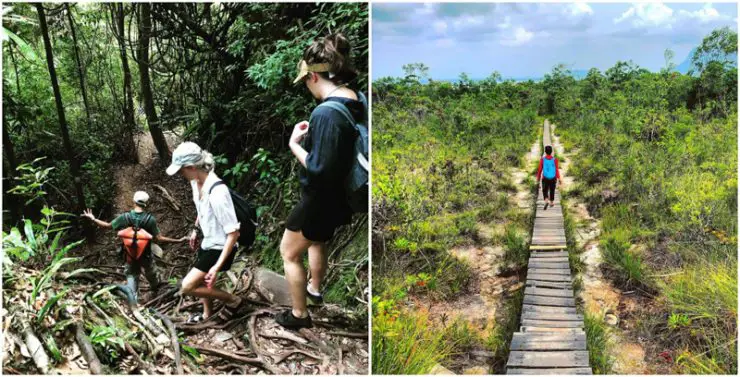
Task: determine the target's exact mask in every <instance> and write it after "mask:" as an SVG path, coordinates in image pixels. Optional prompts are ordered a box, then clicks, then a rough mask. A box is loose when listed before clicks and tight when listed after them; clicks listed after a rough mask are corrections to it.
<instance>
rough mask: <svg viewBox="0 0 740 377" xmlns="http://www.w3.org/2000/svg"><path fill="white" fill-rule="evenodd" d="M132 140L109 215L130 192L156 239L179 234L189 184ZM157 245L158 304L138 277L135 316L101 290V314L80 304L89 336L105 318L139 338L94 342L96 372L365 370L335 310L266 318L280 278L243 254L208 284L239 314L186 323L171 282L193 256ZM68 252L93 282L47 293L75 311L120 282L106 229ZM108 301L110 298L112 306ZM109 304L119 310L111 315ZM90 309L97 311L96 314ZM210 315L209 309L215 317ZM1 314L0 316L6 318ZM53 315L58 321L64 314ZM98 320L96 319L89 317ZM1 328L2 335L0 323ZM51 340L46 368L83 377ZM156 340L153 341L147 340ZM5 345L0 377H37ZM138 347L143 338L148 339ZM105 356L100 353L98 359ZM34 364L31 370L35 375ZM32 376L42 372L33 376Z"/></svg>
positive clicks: (361, 352)
mask: <svg viewBox="0 0 740 377" xmlns="http://www.w3.org/2000/svg"><path fill="white" fill-rule="evenodd" d="M167 140H168V143H169V144H170V148H172V147H173V146H174V145H176V143H177V142H178V137H177V136H176V135H174V134H168V135H167ZM137 143H138V146H139V163H138V164H131V165H124V166H121V167H119V168H118V170H117V172H116V174H115V177H113V179H115V180H116V185H117V195H116V198H111V199H112V200H113V201H114V202H115V208H114V213H117V214H118V213H122V212H124V211H127V210H129V209H131V208H132V198H133V193H134V192H135V191H137V190H144V191H146V192H148V193H149V195H150V197H151V199H150V205H149V208H148V210H149V211H151V212H152V213H153V215H154V216H155V218H156V219H157V222H158V226H159V228H160V231H161V233H162V234H163V235H166V236H169V237H173V238H179V237H182V236H184V235H186V234H187V232H188V230H189V229H190V228H191V226H192V223H193V220H194V217H195V208H194V204H193V201H192V191H191V188H190V185H189V184H188V183H187V182H186V181H185V180H184V179H183V178H182V177H180V176H173V177H170V176H168V175H167V174H166V172H165V168H166V166H167V164H168V163H169V161H167V162H162V161H159V159H158V157H157V156H156V149H155V148H154V146H153V144H152V142H151V138H150V137H149V135H147V134H141V135H139V137H137ZM106 220H110V219H106ZM160 246H161V247H162V249H163V253H162V255H157V256H155V265H156V267H157V272H158V274H159V278H160V281H162V282H165V283H168V284H167V287H160V290H159V291H158V296H157V297H154V295H153V292H152V291H151V290H150V287H149V284H148V282H147V281H146V279H145V278H144V277H143V276H142V277H141V279H140V288H139V310H132V309H131V308H128V307H126V304H125V300H122V299H120V298H114V297H113V296H112V295H110V294H109V293H105V294H107V295H108V296H105V295H101V296H100V298H106V297H107V298H108V301H106V302H105V303H102V302H99V304H100V305H99V306H100V308H103V309H104V310H103V311H104V312H107V315H102V316H97V315H95V314H94V312H92V311H90V310H91V308H90V305H92V304H89V305H88V307H87V308H86V310H85V311H87V314H88V315H86V316H85V321H86V322H87V326H85V327H87V328H88V329H89V328H93V329H94V328H95V327H96V326H100V325H101V323H102V324H103V325H104V324H105V322H104V321H102V320H101V319H100V317H102V318H105V319H106V321H107V322H108V325H112V323H113V322H115V323H116V324H118V326H120V324H124V325H125V326H126V327H127V328H126V329H123V330H122V331H123V332H124V333H128V334H129V335H130V336H132V337H139V336H141V335H143V336H142V337H141V339H140V340H141V342H140V343H142V344H143V345H141V344H140V345H138V346H137V347H138V352H137V351H136V350H135V349H136V348H137V347H134V349H127V348H124V347H122V348H123V349H114V348H112V347H111V346H110V345H106V346H105V347H103V348H101V347H99V346H98V345H97V344H96V348H95V350H96V353H98V357H99V359H100V360H101V361H102V362H103V364H105V365H104V366H103V368H104V369H105V370H107V371H108V372H112V373H115V374H126V373H136V374H141V373H145V374H173V373H176V367H175V365H176V359H181V360H182V368H183V372H184V373H185V374H223V373H226V374H234V373H236V374H257V373H263V372H267V373H274V374H275V373H280V374H366V373H367V372H368V370H369V365H368V352H367V350H368V335H367V327H363V325H361V324H358V323H357V321H354V320H353V319H354V318H353V315H352V313H350V312H348V311H346V310H344V309H342V308H341V307H339V306H337V305H332V304H325V305H324V306H321V307H312V308H311V309H310V310H311V314H312V317H313V319H314V327H313V328H311V329H303V330H301V331H300V332H296V331H290V330H286V329H283V328H282V327H281V326H279V325H278V324H277V323H276V322H275V321H274V319H273V317H272V315H271V314H274V313H277V312H279V311H281V310H283V308H285V307H286V304H288V303H289V301H288V300H289V297H288V295H287V283H286V282H285V279H284V278H282V276H280V275H278V274H275V273H272V272H270V271H268V270H265V269H261V268H259V266H255V265H254V263H253V262H252V261H251V260H250V259H249V258H248V255H246V254H247V253H245V252H242V255H238V256H237V258H236V261H235V262H234V265H233V266H232V268H231V270H230V271H228V272H227V273H221V274H220V275H221V276H220V280H219V282H218V283H217V285H219V286H220V287H221V288H222V289H225V290H227V291H230V292H234V293H236V294H238V295H240V296H241V297H242V298H244V299H246V300H247V302H248V303H249V305H248V306H247V307H248V310H245V312H244V313H243V314H240V315H237V317H236V318H235V319H233V320H231V321H229V322H226V323H223V324H222V323H217V322H215V321H212V322H208V321H207V322H204V323H202V324H199V325H187V324H185V320H186V319H187V318H188V316H189V314H191V313H197V312H200V311H201V310H202V306H201V304H200V303H199V301H197V300H195V299H193V298H190V297H188V298H183V297H181V296H179V295H178V294H176V291H177V288H176V287H177V281H178V280H180V279H181V278H182V277H183V276H185V274H186V273H187V272H188V271H189V269H190V266H191V264H192V263H193V262H194V256H195V253H194V252H193V251H192V250H190V249H189V247H188V245H187V243H181V244H163V245H160ZM71 254H73V256H76V257H82V258H83V260H82V261H81V262H79V263H78V264H79V265H78V266H76V267H83V266H84V267H88V268H90V267H92V268H97V269H99V270H101V271H100V272H99V273H92V272H90V273H88V274H87V275H88V278H89V279H88V280H89V281H92V282H93V283H92V284H86V283H87V282H84V283H79V282H72V281H69V280H63V279H55V281H54V282H53V286H57V285H58V290H62V289H65V288H69V289H70V292H69V293H66V297H67V298H71V297H76V298H77V300H79V302H80V303H83V305H84V303H85V302H86V299H89V298H90V297H89V296H93V293H95V291H96V290H99V289H100V288H101V287H103V286H105V285H110V284H118V283H124V276H123V260H122V258H121V255H120V252H119V251H118V246H117V240H116V238H115V235H114V233H113V232H112V231H99V232H98V235H97V241H96V242H95V243H94V244H91V245H85V246H83V247H80V248H78V249H76V250H74V251H73V252H72V253H71ZM26 273H27V278H28V277H29V276H33V275H38V274H39V271H31V270H29V271H27V272H26ZM89 275H92V276H89ZM57 280H58V281H57ZM4 288H5V289H8V288H9V289H10V291H11V292H12V291H13V290H14V288H19V289H21V290H23V288H21V287H20V286H11V287H4ZM20 293H21V294H18V295H17V296H18V297H14V298H10V299H9V298H8V291H7V290H6V291H5V294H4V296H6V297H5V300H4V307H5V308H10V307H12V306H13V305H14V304H19V305H20V302H22V301H21V300H22V296H26V295H27V293H28V292H27V290H26V292H20ZM47 297H51V296H47ZM93 297H95V296H93ZM100 298H98V299H100ZM6 300H8V301H6ZM113 301H118V303H115V302H113ZM216 304H217V305H218V303H216ZM78 305H79V304H78ZM112 307H113V308H118V309H119V310H117V311H114V312H110V311H109V310H110V309H111V308H112ZM65 309H66V311H67V312H68V314H69V315H73V316H76V315H79V316H80V317H82V314H80V313H81V312H83V310H79V309H81V308H78V309H70V306H65ZM95 309H96V311H97V309H99V308H95ZM121 309H122V310H121ZM149 309H155V310H156V311H158V312H159V313H162V314H164V315H166V316H167V317H168V318H169V319H171V321H172V322H173V323H174V325H175V327H176V328H177V333H178V337H179V343H180V344H181V345H182V347H181V348H182V351H181V353H182V355H181V356H180V355H178V352H173V351H174V349H173V350H170V349H169V347H160V346H162V345H164V346H171V344H172V343H171V342H169V341H168V339H166V338H167V336H163V334H165V335H167V334H166V333H167V331H164V330H162V329H166V327H165V326H164V324H163V323H162V322H159V321H158V320H157V319H156V318H155V317H151V316H150V315H151V314H156V313H154V312H151V311H149ZM218 309H219V308H218V307H216V310H218ZM60 312H61V311H60ZM137 312H138V313H137ZM10 313H11V317H12V316H22V315H24V314H23V313H21V310H20V309H17V310H14V309H10ZM75 313H76V314H75ZM3 314H4V316H5V314H6V313H3ZM56 314H57V315H59V316H64V315H65V314H64V313H56ZM90 314H93V315H90ZM97 314H102V313H100V312H99V311H98V312H97ZM142 314H143V316H144V317H145V318H146V317H148V316H149V317H150V318H154V321H153V322H154V323H156V324H157V325H158V326H152V321H149V323H143V322H145V321H140V318H141V317H140V315H142ZM132 316H133V318H132ZM89 317H96V320H97V322H99V323H90V322H91V320H90V318H89ZM59 320H60V318H56V319H55V318H50V319H48V320H46V319H45V320H44V322H42V324H41V325H42V326H43V325H44V324H46V325H47V329H46V330H49V329H48V327H51V326H53V325H54V324H58V323H59ZM111 320H113V321H111ZM137 320H139V321H138V322H137ZM49 321H50V322H49ZM127 322H128V323H127ZM9 323H10V320H8V321H6V324H9ZM364 326H367V325H366V324H365V325H364ZM4 330H8V326H6V327H5V328H4ZM42 332H44V329H37V333H39V334H40V333H42ZM157 332H158V333H159V334H157ZM73 333H74V331H73ZM131 334H133V335H131ZM60 337H61V340H60ZM42 338H43V336H42ZM55 338H56V343H57V344H58V345H59V347H58V348H59V349H60V351H61V355H62V357H61V359H60V360H57V363H55V368H54V369H55V370H56V371H58V372H61V373H64V374H71V373H74V374H77V373H87V372H89V370H88V363H87V360H86V359H87V358H86V357H83V356H85V355H84V352H82V353H81V352H80V349H81V347H80V345H79V342H75V338H74V336H71V337H70V336H69V334H67V335H66V336H65V335H63V334H60V333H59V332H57V333H56V334H55ZM91 338H93V337H92V336H91ZM155 338H156V341H152V340H153V339H155ZM161 338H165V339H161ZM8 339H9V338H7V337H6V342H5V344H6V347H4V350H3V354H4V355H5V356H8V355H12V356H14V357H4V360H5V361H4V362H3V371H4V372H5V373H8V374H14V373H27V372H24V370H26V371H32V372H33V373H38V372H39V369H40V368H38V363H36V362H32V361H31V360H29V358H28V357H21V356H25V355H24V352H23V351H24V348H28V347H26V344H24V342H23V341H18V340H20V336H17V335H11V336H10V340H11V341H10V342H8ZM147 340H150V341H149V342H147ZM126 341H128V338H127V340H126ZM132 344H133V343H132ZM146 344H149V347H146ZM15 345H18V350H19V351H20V352H17V351H16V350H15ZM101 350H103V351H101ZM26 351H27V350H26ZM108 351H110V352H108ZM106 352H107V353H108V354H107V355H106V354H104V353H106ZM25 353H27V352H25ZM34 364H36V368H35V369H34ZM41 372H44V370H43V369H41Z"/></svg>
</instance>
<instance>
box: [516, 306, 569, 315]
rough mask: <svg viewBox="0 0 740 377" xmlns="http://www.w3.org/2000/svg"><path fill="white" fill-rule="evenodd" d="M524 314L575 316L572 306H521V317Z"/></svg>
mask: <svg viewBox="0 0 740 377" xmlns="http://www.w3.org/2000/svg"><path fill="white" fill-rule="evenodd" d="M524 313H558V314H577V312H576V308H575V307H572V306H542V305H531V304H524V305H522V315H523V314H524Z"/></svg>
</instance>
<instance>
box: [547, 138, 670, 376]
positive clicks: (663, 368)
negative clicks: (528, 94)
mask: <svg viewBox="0 0 740 377" xmlns="http://www.w3.org/2000/svg"><path fill="white" fill-rule="evenodd" d="M551 127H552V128H553V130H554V131H553V136H552V137H553V148H554V149H555V151H556V155H557V156H561V157H564V161H562V162H561V163H560V165H559V167H560V174H561V176H562V177H563V179H562V187H561V189H562V191H563V193H564V197H566V198H567V199H566V200H567V206H566V210H567V211H568V213H569V215H570V217H571V218H572V219H573V220H574V224H575V225H576V231H575V235H576V240H575V242H576V247H577V249H578V250H583V253H582V254H580V258H581V261H582V262H583V263H584V265H585V268H584V270H583V272H582V273H581V274H579V276H580V278H581V280H582V283H583V284H582V287H583V288H582V289H580V290H579V292H578V293H577V294H578V296H579V298H580V299H581V300H582V301H583V304H584V310H585V311H586V313H590V314H591V315H593V316H596V317H597V318H603V319H604V321H605V322H606V323H607V325H609V326H610V329H611V331H609V334H610V341H611V342H612V344H611V347H610V356H611V357H612V360H613V365H612V371H611V372H612V373H614V374H663V373H670V368H669V366H668V364H666V363H660V362H659V361H656V362H652V363H651V362H649V360H658V359H659V358H658V356H657V355H658V353H660V352H661V351H662V350H657V349H654V347H653V346H651V345H650V344H649V343H648V342H647V341H646V340H644V339H642V338H640V337H639V336H637V335H636V334H635V329H636V327H637V326H638V321H639V315H636V314H638V313H639V311H641V310H650V307H651V305H650V303H649V301H646V299H645V298H643V297H642V296H640V295H636V294H635V292H634V291H631V292H623V291H622V290H620V289H619V288H616V287H615V286H614V285H613V284H611V282H610V281H609V279H608V278H607V277H606V276H605V275H604V273H603V269H602V267H601V250H600V249H599V234H600V231H601V228H600V223H599V220H598V219H595V218H594V217H593V216H591V214H590V213H589V211H588V209H587V206H586V204H585V203H584V202H583V201H582V200H580V198H578V197H577V196H575V195H569V194H568V191H569V190H572V189H574V188H575V186H576V185H577V183H576V182H574V179H573V177H572V176H570V175H568V174H567V172H568V168H569V166H570V161H571V156H573V155H576V154H578V150H577V149H574V150H572V151H569V152H566V151H565V149H564V148H563V145H562V144H561V143H560V138H559V137H558V135H557V133H556V132H555V131H556V128H555V127H556V126H555V125H554V124H551ZM647 349H652V352H650V353H654V356H655V357H653V358H650V357H646V354H647V353H648V352H647V351H646V350H647Z"/></svg>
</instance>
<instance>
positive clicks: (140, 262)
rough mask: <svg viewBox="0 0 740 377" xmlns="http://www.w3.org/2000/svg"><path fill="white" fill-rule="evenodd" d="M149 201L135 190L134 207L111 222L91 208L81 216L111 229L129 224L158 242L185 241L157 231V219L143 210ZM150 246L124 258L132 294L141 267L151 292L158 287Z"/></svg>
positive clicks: (134, 290) (135, 287)
mask: <svg viewBox="0 0 740 377" xmlns="http://www.w3.org/2000/svg"><path fill="white" fill-rule="evenodd" d="M148 201H149V194H147V193H146V192H144V191H137V192H136V193H134V209H132V210H131V211H129V212H126V213H123V214H121V215H119V216H118V217H116V218H115V219H113V221H111V222H105V221H102V220H99V219H96V218H95V215H93V213H92V210H91V209H89V208H88V209H87V211H85V212H84V213H83V214H82V216H84V217H87V218H89V219H90V220H92V221H93V222H94V223H95V224H96V225H97V226H99V227H101V228H108V229H111V228H112V229H113V230H115V231H119V230H122V229H125V228H127V227H130V226H135V227H137V228H140V229H143V230H145V231H146V232H148V233H149V234H150V235H151V241H155V240H156V241H158V242H171V243H174V242H185V241H187V240H188V239H189V238H188V237H187V236H186V237H182V238H179V239H175V238H169V237H165V236H163V235H162V234H160V232H159V227H158V226H157V219H155V218H154V216H153V215H152V214H151V213H149V212H147V211H146V210H145V208H146V206H147V202H148ZM152 247H158V246H156V245H154V246H152V244H151V242H149V244H148V245H147V246H146V248H145V249H144V250H143V253H141V254H140V255H135V256H128V257H127V258H126V264H125V267H124V274H125V275H126V283H127V285H128V286H129V288H131V291H132V292H133V293H134V295H136V294H137V290H138V286H139V275H140V274H141V268H142V267H143V268H144V276H146V279H147V281H149V286H150V289H151V291H152V292H156V291H157V288H158V287H159V279H158V278H157V272H156V270H155V268H154V264H153V258H152Z"/></svg>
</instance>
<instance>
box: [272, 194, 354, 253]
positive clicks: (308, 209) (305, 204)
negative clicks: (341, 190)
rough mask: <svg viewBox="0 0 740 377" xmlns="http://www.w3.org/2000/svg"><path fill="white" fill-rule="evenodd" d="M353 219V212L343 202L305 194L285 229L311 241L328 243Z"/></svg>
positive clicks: (289, 216)
mask: <svg viewBox="0 0 740 377" xmlns="http://www.w3.org/2000/svg"><path fill="white" fill-rule="evenodd" d="M341 198H342V199H343V198H344V197H343V196H342V197H341ZM351 219H352V210H351V209H350V208H349V205H347V204H346V203H345V202H344V201H343V200H340V201H337V199H336V197H334V198H331V199H330V198H327V197H323V198H322V197H316V196H310V195H305V194H304V195H302V197H301V201H300V202H298V204H297V205H296V206H295V208H293V210H292V211H291V212H290V215H288V219H287V220H286V222H285V227H286V228H288V230H292V231H294V232H301V233H303V237H305V238H306V239H307V240H309V241H314V242H327V241H329V240H330V239H331V238H332V237H333V236H334V231H336V229H337V228H338V227H340V226H341V225H344V224H349V223H350V220H351Z"/></svg>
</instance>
